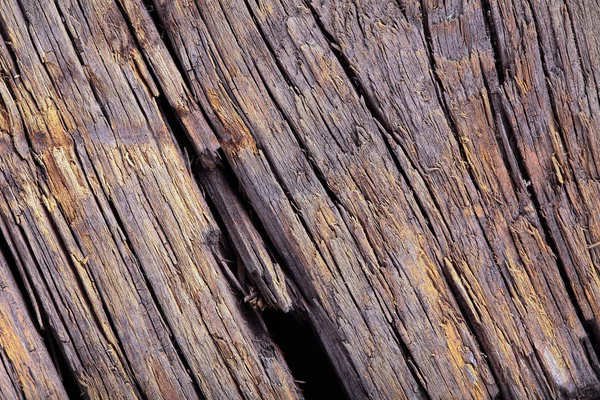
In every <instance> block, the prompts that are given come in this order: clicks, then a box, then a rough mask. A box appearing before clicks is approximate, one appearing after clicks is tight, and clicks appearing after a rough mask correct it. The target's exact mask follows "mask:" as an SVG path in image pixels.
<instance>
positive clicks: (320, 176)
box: [257, 54, 428, 397]
mask: <svg viewBox="0 0 600 400" xmlns="http://www.w3.org/2000/svg"><path fill="white" fill-rule="evenodd" d="M273 56H274V57H275V54H273ZM257 72H258V75H259V76H260V78H261V80H262V81H263V84H264V86H265V89H266V91H267V93H268V94H269V97H270V99H271V101H272V102H273V104H274V105H275V107H276V108H277V110H278V111H279V113H280V114H281V116H282V117H283V119H284V120H285V121H286V123H287V125H288V126H289V128H290V131H291V132H292V134H293V135H294V137H295V139H296V142H297V143H298V146H299V147H300V149H301V151H302V153H303V154H305V156H306V160H307V162H308V164H309V166H310V168H311V169H312V170H313V172H314V175H315V177H316V178H317V180H318V181H319V183H320V184H321V186H322V187H323V189H324V190H325V193H326V194H327V196H328V197H329V198H330V199H331V201H332V202H333V204H334V205H335V207H336V208H338V212H340V214H341V211H340V210H339V208H343V207H344V206H343V203H342V202H341V201H340V199H339V198H338V196H337V194H336V193H335V192H334V191H333V190H332V189H331V188H330V187H329V184H328V183H327V180H326V178H325V176H324V175H323V173H322V172H321V170H320V168H319V167H318V166H317V164H316V162H315V161H314V160H313V159H312V157H311V156H310V151H309V150H308V148H307V147H306V145H305V143H304V141H303V140H302V138H301V136H300V133H299V132H297V131H296V129H295V128H294V125H293V124H292V121H291V120H289V118H288V117H287V115H286V113H285V112H284V110H283V109H281V107H280V106H279V104H278V103H277V101H276V99H275V97H274V95H273V93H272V92H271V90H270V88H269V87H268V85H266V83H265V80H264V78H263V76H262V74H261V73H260V71H259V70H258V69H257ZM282 73H283V72H282ZM376 257H377V256H376ZM377 258H378V262H379V263H380V264H382V263H381V262H380V261H379V257H377ZM382 265H383V264H382ZM339 273H340V274H342V271H341V270H339ZM367 282H369V284H370V285H371V282H370V281H369V279H368V278H367ZM349 293H351V291H350V290H349ZM351 297H352V295H351ZM356 306H357V309H359V310H360V307H359V306H358V304H357V305H356ZM367 325H368V324H367ZM390 328H391V331H392V332H393V333H394V336H395V338H396V340H397V342H398V344H399V346H400V349H401V351H402V354H403V355H404V357H405V359H406V362H407V365H408V367H409V370H410V371H411V374H412V375H413V378H414V379H415V381H416V382H417V384H418V385H419V387H420V389H421V391H422V394H423V395H424V396H425V397H428V393H427V390H426V388H425V385H424V384H423V382H422V380H421V379H420V378H419V376H420V373H419V372H418V369H419V368H418V365H417V363H416V362H415V358H414V357H413V356H412V353H411V351H410V349H409V348H408V346H407V345H406V343H404V340H403V339H402V337H401V336H400V334H399V333H398V332H397V330H396V329H395V327H394V326H390Z"/></svg>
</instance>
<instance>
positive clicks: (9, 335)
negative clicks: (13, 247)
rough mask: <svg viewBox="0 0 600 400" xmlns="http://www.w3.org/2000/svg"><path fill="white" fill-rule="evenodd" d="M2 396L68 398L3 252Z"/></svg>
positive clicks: (0, 270)
mask: <svg viewBox="0 0 600 400" xmlns="http://www.w3.org/2000/svg"><path fill="white" fill-rule="evenodd" d="M0 348H1V350H0V396H1V397H2V398H5V399H42V398H44V399H46V398H48V399H49V398H52V399H66V398H67V394H66V392H65V389H64V387H63V384H62V379H61V377H60V375H59V373H58V371H57V369H56V367H55V366H54V364H53V362H52V359H51V358H50V354H49V352H48V349H46V347H45V344H44V341H43V340H42V337H41V336H40V334H39V333H38V331H37V329H36V327H35V324H34V321H33V320H32V319H31V318H30V316H29V315H28V311H27V305H26V302H25V299H24V298H23V297H22V296H21V294H20V292H19V287H18V286H17V282H16V281H15V278H14V277H13V275H12V272H11V270H10V268H9V264H8V262H7V260H6V259H5V257H4V255H3V254H2V253H0Z"/></svg>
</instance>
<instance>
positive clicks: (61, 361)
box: [42, 313, 85, 400]
mask: <svg viewBox="0 0 600 400" xmlns="http://www.w3.org/2000/svg"><path fill="white" fill-rule="evenodd" d="M42 318H43V321H44V324H45V326H50V321H49V320H48V316H47V315H46V314H45V313H43V314H42ZM42 339H43V341H44V346H45V347H46V349H47V350H48V353H49V354H50V358H51V359H52V363H53V364H54V367H55V368H56V370H57V372H58V375H59V377H60V379H61V380H62V384H63V387H64V388H65V392H66V393H67V396H68V397H69V399H73V400H76V399H77V400H78V399H81V398H82V396H84V393H85V392H84V391H83V388H82V386H80V384H79V379H77V376H76V375H75V372H74V371H73V369H72V367H71V363H70V362H69V361H68V360H67V358H66V357H65V355H64V353H63V350H62V348H61V346H60V344H59V343H58V341H57V339H56V337H55V335H54V334H52V333H51V332H49V331H47V330H44V331H43V333H42Z"/></svg>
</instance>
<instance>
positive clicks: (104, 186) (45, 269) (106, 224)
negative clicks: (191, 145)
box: [0, 1, 299, 399]
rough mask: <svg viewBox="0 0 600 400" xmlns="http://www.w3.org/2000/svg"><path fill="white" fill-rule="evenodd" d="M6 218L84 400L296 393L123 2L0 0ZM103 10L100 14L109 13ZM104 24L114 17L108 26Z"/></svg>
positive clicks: (260, 395)
mask: <svg viewBox="0 0 600 400" xmlns="http://www.w3.org/2000/svg"><path fill="white" fill-rule="evenodd" d="M0 8H2V10H3V12H2V15H1V16H0V20H1V25H2V27H3V33H4V34H5V35H6V38H5V40H6V41H7V42H8V46H3V47H2V52H1V53H0V60H1V65H2V70H3V72H4V75H6V79H4V80H2V82H0V91H1V93H2V99H3V102H2V103H3V105H4V107H3V112H4V113H5V114H6V115H7V124H8V126H7V132H6V133H4V134H5V135H8V137H10V139H11V141H5V143H4V145H3V146H2V161H1V162H2V168H1V170H2V178H3V179H2V191H3V201H2V206H1V207H2V211H3V214H4V215H5V216H7V218H6V220H7V225H8V230H9V231H10V232H8V233H9V234H10V235H11V236H12V237H14V238H15V239H14V240H13V241H15V242H17V244H16V245H15V246H14V248H16V249H17V253H18V256H19V257H21V258H24V259H27V261H26V262H25V263H24V264H25V268H26V269H27V272H28V273H29V275H30V276H31V280H32V283H33V284H32V286H33V288H34V291H35V292H36V295H37V297H38V298H40V303H41V305H40V308H41V309H43V310H44V312H45V313H46V314H47V317H48V320H49V322H48V325H49V327H48V329H50V330H52V332H53V334H54V335H55V337H56V338H57V341H58V342H59V343H60V344H61V346H62V349H61V350H62V351H63V355H64V357H65V359H66V362H67V363H68V364H69V367H70V368H71V369H72V370H73V372H74V375H75V377H76V379H77V381H78V383H79V385H80V388H79V389H80V390H81V392H82V393H83V394H84V395H85V396H87V397H91V398H106V397H110V396H111V395H113V394H115V393H116V394H117V396H119V397H122V398H138V397H142V398H147V397H150V398H197V397H204V396H206V397H210V398H228V399H229V398H248V397H260V398H274V399H275V398H282V397H284V398H290V397H291V398H294V397H297V396H299V393H298V391H297V388H296V384H295V382H294V380H293V378H292V377H291V375H290V373H289V370H288V368H287V366H286V364H285V362H284V361H283V358H282V356H281V353H280V352H279V350H278V349H277V347H276V346H275V345H274V344H273V343H272V341H271V340H270V338H269V337H268V336H267V333H266V331H265V329H264V327H263V325H262V323H261V321H260V317H259V316H257V315H256V314H255V313H253V312H250V310H248V309H246V307H245V306H243V305H242V304H241V301H240V299H238V298H236V297H235V296H234V294H233V291H232V288H231V287H230V285H229V284H228V281H227V279H226V278H225V275H224V273H223V271H222V270H221V268H222V262H221V260H220V258H221V255H220V252H219V249H218V243H219V241H220V239H219V236H220V232H219V230H218V227H217V226H216V224H215V222H214V220H213V218H212V216H211V214H210V211H209V210H208V207H207V205H206V203H205V201H204V200H203V197H202V195H201V192H200V190H199V188H198V187H197V185H196V183H195V182H194V180H193V178H192V176H191V175H190V174H189V172H188V170H187V169H186V168H185V164H184V161H183V157H182V155H181V152H180V149H179V147H178V145H177V144H176V142H175V141H174V138H173V137H172V136H171V134H170V131H169V129H168V128H167V127H166V125H165V122H164V120H163V118H162V116H161V113H160V111H159V109H158V106H157V104H156V102H155V100H154V96H155V95H156V93H155V91H154V90H152V84H151V82H152V81H151V78H150V77H149V72H148V69H147V67H146V66H145V64H144V63H143V61H141V56H140V54H139V52H138V50H137V49H136V47H135V42H134V41H133V39H132V38H131V37H130V36H118V35H116V32H115V30H113V29H111V26H110V20H111V17H113V18H114V17H119V16H120V13H119V10H118V9H117V8H116V6H115V5H114V4H112V7H106V4H104V3H101V2H92V3H76V2H73V3H71V2H62V3H57V4H56V5H55V4H54V3H47V2H45V1H40V2H38V1H24V2H20V3H17V2H14V1H3V2H2V3H0ZM100 16H102V17H100ZM101 20H106V21H108V22H109V24H108V25H107V24H103V23H101Z"/></svg>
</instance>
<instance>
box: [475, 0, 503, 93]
mask: <svg viewBox="0 0 600 400" xmlns="http://www.w3.org/2000/svg"><path fill="white" fill-rule="evenodd" d="M481 12H482V13H483V20H484V22H485V30H486V32H487V36H488V38H489V39H490V44H491V47H492V52H493V55H494V65H495V69H496V74H497V75H498V81H499V84H500V86H502V85H503V84H504V82H505V80H506V72H505V69H504V65H505V63H504V57H503V54H502V48H501V47H500V43H501V42H502V41H501V40H500V36H499V35H498V30H497V28H496V24H495V23H494V12H493V10H492V5H491V3H490V0H481ZM482 71H483V69H482Z"/></svg>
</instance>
